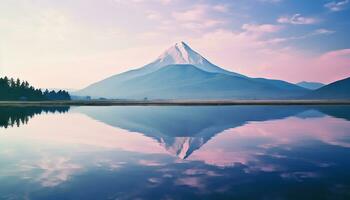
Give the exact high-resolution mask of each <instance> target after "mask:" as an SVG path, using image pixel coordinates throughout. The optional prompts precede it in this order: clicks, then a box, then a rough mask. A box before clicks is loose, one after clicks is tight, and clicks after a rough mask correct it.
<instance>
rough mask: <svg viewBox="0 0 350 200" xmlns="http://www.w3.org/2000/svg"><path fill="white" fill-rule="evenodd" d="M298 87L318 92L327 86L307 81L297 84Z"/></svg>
mask: <svg viewBox="0 0 350 200" xmlns="http://www.w3.org/2000/svg"><path fill="white" fill-rule="evenodd" d="M296 85H298V86H300V87H303V88H306V89H309V90H317V89H319V88H321V87H323V86H325V84H323V83H318V82H307V81H302V82H299V83H297V84H296Z"/></svg>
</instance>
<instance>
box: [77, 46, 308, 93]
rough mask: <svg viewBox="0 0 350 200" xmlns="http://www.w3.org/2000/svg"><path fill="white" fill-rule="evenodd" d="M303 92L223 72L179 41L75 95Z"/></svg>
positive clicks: (288, 86)
mask: <svg viewBox="0 0 350 200" xmlns="http://www.w3.org/2000/svg"><path fill="white" fill-rule="evenodd" d="M170 66H171V67H170ZM306 92H307V90H306V89H304V88H301V87H299V86H296V85H294V84H291V83H288V82H285V81H280V80H270V79H262V78H249V77H246V76H244V75H241V74H238V73H234V72H230V71H227V70H224V69H222V68H220V67H218V66H216V65H214V64H212V63H210V62H209V61H208V60H206V59H205V58H204V57H202V56H201V55H200V54H198V53H197V52H195V51H194V50H192V49H191V48H190V47H189V46H188V45H187V44H185V43H184V42H180V43H177V44H175V45H174V46H173V47H171V48H169V49H168V50H167V51H165V52H164V53H163V54H162V55H161V56H159V58H157V59H156V60H155V61H154V62H152V63H150V64H148V65H146V66H144V67H141V68H139V69H135V70H130V71H127V72H124V73H121V74H117V75H114V76H111V77H109V78H107V79H104V80H102V81H99V82H97V83H94V84H92V85H90V86H88V87H86V88H84V89H82V90H80V91H78V92H75V93H74V94H75V95H80V96H92V97H95V98H96V97H105V98H119V99H127V98H134V99H139V98H144V97H148V98H158V99H195V98H208V99H215V98H247V99H254V98H260V99H261V98H287V97H288V98H291V97H296V96H302V95H305V93H306Z"/></svg>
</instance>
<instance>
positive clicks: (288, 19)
mask: <svg viewBox="0 0 350 200" xmlns="http://www.w3.org/2000/svg"><path fill="white" fill-rule="evenodd" d="M277 22H279V23H283V24H298V25H300V24H315V23H317V22H318V20H317V19H315V18H312V17H304V16H302V15H301V14H299V13H297V14H294V15H293V16H283V17H280V18H278V19H277Z"/></svg>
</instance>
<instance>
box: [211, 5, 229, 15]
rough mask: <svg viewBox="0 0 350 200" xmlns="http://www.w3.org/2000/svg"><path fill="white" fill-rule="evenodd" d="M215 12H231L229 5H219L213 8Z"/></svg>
mask: <svg viewBox="0 0 350 200" xmlns="http://www.w3.org/2000/svg"><path fill="white" fill-rule="evenodd" d="M213 10H215V11H218V12H222V13H226V12H228V11H229V8H228V6H227V5H222V4H218V5H215V6H213Z"/></svg>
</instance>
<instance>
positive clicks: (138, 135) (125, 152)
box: [0, 106, 350, 200]
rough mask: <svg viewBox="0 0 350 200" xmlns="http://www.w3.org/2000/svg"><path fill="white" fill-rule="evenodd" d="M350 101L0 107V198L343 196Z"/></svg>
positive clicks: (349, 174)
mask: <svg viewBox="0 0 350 200" xmlns="http://www.w3.org/2000/svg"><path fill="white" fill-rule="evenodd" d="M349 120H350V107H348V106H312V107H303V106H213V107H176V106H174V107H152V106H145V107H142V106H140V107H137V106H135V107H70V108H69V107H57V108H55V107H50V108H40V107H33V108H30V107H24V108H11V107H0V158H1V159H0V199H5V200H7V199H8V200H17V199H34V200H36V199H39V200H41V199H62V200H65V199H93V200H96V199H344V200H345V199H350V121H349Z"/></svg>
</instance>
